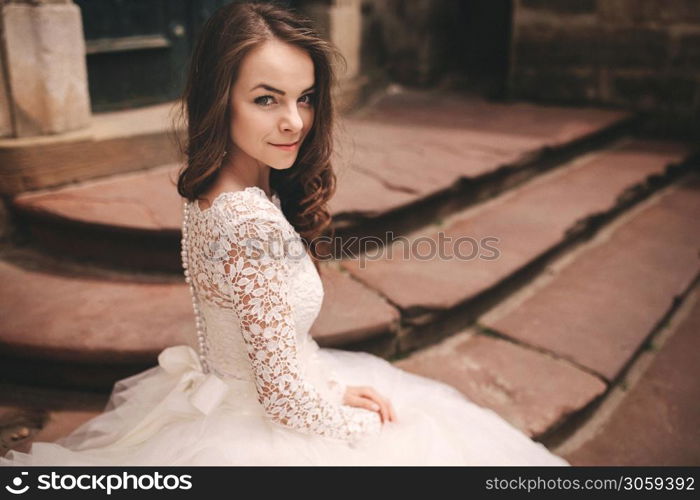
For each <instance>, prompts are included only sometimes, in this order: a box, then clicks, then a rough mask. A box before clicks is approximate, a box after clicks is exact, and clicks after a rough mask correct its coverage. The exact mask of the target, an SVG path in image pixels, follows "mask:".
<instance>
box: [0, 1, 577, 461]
mask: <svg viewBox="0 0 700 500" xmlns="http://www.w3.org/2000/svg"><path fill="white" fill-rule="evenodd" d="M333 55H337V52H336V51H335V49H334V48H333V46H332V45H331V44H329V43H328V42H326V41H324V40H323V39H322V38H321V37H320V36H319V35H318V34H316V32H315V31H314V30H313V29H312V27H311V25H310V24H309V21H308V20H305V19H303V18H301V17H300V16H298V15H297V14H295V13H293V12H290V11H288V10H284V9H282V8H280V7H276V6H273V5H270V4H254V3H238V2H237V3H234V4H231V5H227V6H225V7H222V8H221V9H219V10H218V11H217V12H216V13H215V14H214V15H213V16H212V17H211V18H210V19H209V21H208V22H207V24H206V25H205V27H204V29H203V32H202V34H201V35H200V38H199V40H198V42H197V46H196V48H195V51H194V54H193V59H192V63H191V66H190V69H189V76H188V81H187V86H186V89H185V93H184V98H183V109H184V111H185V113H186V116H187V122H188V135H187V143H186V147H185V153H186V157H187V162H186V165H185V167H184V168H183V170H182V171H181V172H180V175H179V179H178V191H179V193H180V195H181V196H182V197H183V198H184V199H183V225H182V236H183V238H182V252H181V254H182V265H183V268H184V272H185V280H186V282H187V283H188V284H189V287H190V292H191V294H192V303H193V308H194V314H195V322H196V326H197V328H196V338H195V334H194V332H193V338H192V341H191V342H190V343H189V345H178V346H173V347H168V348H166V349H164V350H163V351H162V352H161V353H160V355H159V357H158V365H157V366H154V367H152V368H150V369H148V370H146V371H144V372H142V373H139V374H136V375H133V376H131V377H129V378H126V379H123V380H120V381H118V382H117V383H116V384H115V386H114V388H113V391H112V394H111V396H110V399H109V402H108V403H107V406H106V408H105V411H104V412H103V413H102V414H100V415H99V416H97V417H96V418H93V419H92V420H89V421H87V422H85V423H84V424H82V426H80V427H79V428H78V429H76V430H75V431H74V432H73V433H71V434H70V435H68V436H66V437H64V438H62V439H60V440H58V441H56V442H54V443H45V442H36V443H33V445H32V447H31V449H30V450H29V453H21V452H18V451H10V452H8V454H7V455H6V457H5V458H0V464H2V465H440V464H442V465H569V464H568V463H567V462H566V461H565V460H564V459H562V458H560V457H558V456H556V455H554V454H552V453H551V452H549V450H547V448H545V447H544V446H543V445H542V444H540V443H537V442H535V441H533V440H531V439H530V438H529V437H528V436H526V435H525V434H523V433H522V432H520V431H519V430H518V429H516V428H515V427H513V426H512V425H510V424H509V423H508V422H507V421H505V420H504V419H502V418H501V417H500V416H499V415H498V414H496V413H495V412H494V411H492V410H490V409H487V408H483V407H480V406H478V405H476V404H474V403H472V402H471V401H469V400H468V399H467V398H466V397H465V396H464V395H462V394H461V393H460V392H458V391H457V390H456V389H454V388H453V387H451V386H449V385H446V384H444V383H442V382H438V381H434V380H431V379H428V378H424V377H421V376H418V375H414V374H410V373H408V372H405V371H403V370H401V369H399V368H397V367H394V366H393V365H392V364H390V363H389V362H388V361H386V360H384V359H382V358H380V357H377V356H374V355H372V354H369V353H365V352H350V351H343V350H338V349H330V348H320V347H319V346H318V344H317V343H316V342H315V341H314V340H313V338H312V337H311V336H310V335H309V329H310V327H311V325H312V323H313V322H314V320H315V318H316V316H317V314H318V312H319V310H320V307H321V302H322V299H323V287H322V282H321V279H320V277H319V274H318V264H317V262H318V260H319V255H318V254H317V252H316V250H317V249H316V247H315V246H313V245H308V244H309V242H310V241H311V240H312V239H313V238H314V237H315V236H317V235H319V234H320V233H321V232H322V231H323V230H324V229H325V228H326V227H328V225H329V223H330V216H329V214H328V211H327V209H326V206H327V202H328V200H329V198H330V197H331V196H332V194H333V191H334V188H335V185H334V182H335V177H334V174H333V171H332V168H331V164H330V161H329V158H330V155H331V152H332V134H331V131H332V126H333V116H334V115H333V113H334V109H333V105H332V101H331V87H332V85H333V84H334V78H335V77H334V72H333V68H332V66H331V56H333ZM281 243H284V244H283V245H281ZM307 246H308V248H309V251H308V252H307V251H306V247H307ZM280 247H284V251H279V250H280Z"/></svg>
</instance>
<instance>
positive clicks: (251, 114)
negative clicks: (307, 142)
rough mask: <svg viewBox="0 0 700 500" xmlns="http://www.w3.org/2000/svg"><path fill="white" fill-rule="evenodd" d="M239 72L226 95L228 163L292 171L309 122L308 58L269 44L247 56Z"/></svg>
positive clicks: (311, 79)
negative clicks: (228, 134)
mask: <svg viewBox="0 0 700 500" xmlns="http://www.w3.org/2000/svg"><path fill="white" fill-rule="evenodd" d="M239 71H240V72H239V75H238V78H237V80H236V82H235V83H234V85H233V87H232V89H231V93H230V105H231V141H232V142H233V145H234V146H233V148H232V155H231V156H232V158H231V159H232V160H233V162H234V163H235V162H237V161H243V162H246V161H250V160H251V159H252V160H254V161H257V162H259V163H262V164H264V165H269V166H270V167H271V168H275V169H286V168H289V167H291V166H292V165H293V164H294V161H295V160H296V157H297V154H298V153H299V147H300V146H301V144H302V142H303V141H304V139H305V138H306V135H307V134H308V132H309V129H310V128H311V125H312V123H313V119H314V108H313V95H312V94H313V85H314V84H315V82H314V64H313V61H312V59H311V57H310V56H309V55H308V54H307V53H306V52H305V51H304V50H303V49H300V48H298V47H296V46H292V45H288V44H286V43H283V42H280V41H277V40H272V41H268V42H265V43H264V44H263V45H261V46H259V47H257V48H256V49H254V50H253V51H251V52H250V53H249V54H248V55H247V56H246V57H245V58H244V60H243V62H242V64H241V67H240V70H239ZM295 142H296V144H295V145H294V146H292V147H288V148H281V147H278V146H275V145H280V144H291V143H295Z"/></svg>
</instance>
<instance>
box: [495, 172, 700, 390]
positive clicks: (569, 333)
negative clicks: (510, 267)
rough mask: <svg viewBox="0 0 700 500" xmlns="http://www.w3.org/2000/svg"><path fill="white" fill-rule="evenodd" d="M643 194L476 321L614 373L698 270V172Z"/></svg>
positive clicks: (603, 372)
mask: <svg viewBox="0 0 700 500" xmlns="http://www.w3.org/2000/svg"><path fill="white" fill-rule="evenodd" d="M649 201H650V203H649V204H648V205H646V206H644V207H640V208H643V209H642V210H639V211H638V212H636V213H634V214H631V215H633V217H631V218H630V219H629V220H625V221H624V224H620V226H619V227H617V228H615V230H614V231H611V232H610V234H607V233H604V234H601V235H600V236H599V238H598V239H597V240H600V243H599V244H595V242H594V244H593V246H591V247H590V248H587V249H586V250H585V251H584V252H582V253H581V254H579V255H577V256H576V258H575V259H574V260H573V261H572V262H571V263H570V264H569V265H567V266H566V267H564V268H563V269H561V270H559V271H558V273H557V274H556V276H554V277H553V278H552V279H551V281H549V282H548V283H547V284H546V285H545V286H543V287H542V288H541V289H539V290H537V292H536V293H534V294H532V295H530V296H528V297H527V298H526V299H525V300H524V301H523V302H522V303H521V304H519V305H518V306H517V307H514V308H512V309H511V311H510V312H508V313H507V314H505V315H503V316H501V317H500V318H489V317H485V318H482V320H481V323H482V324H483V325H484V326H487V327H489V328H492V329H493V330H496V331H498V332H500V333H501V334H503V335H506V336H508V337H510V338H514V339H518V340H519V341H521V342H524V343H527V344H528V345H533V346H537V347H539V348H541V349H546V350H548V351H550V352H553V353H556V355H558V356H562V357H566V358H567V359H571V360H573V361H574V362H576V363H578V364H580V365H581V366H585V367H587V368H589V369H591V370H593V371H595V372H596V373H599V374H600V375H601V376H603V377H605V378H606V379H607V380H609V381H612V380H614V379H615V378H616V377H617V376H618V375H619V373H620V372H621V370H622V369H623V368H624V366H625V365H626V364H627V362H628V361H629V360H630V359H631V358H632V356H633V355H634V353H635V352H636V351H637V349H638V348H639V347H640V346H641V345H642V343H643V342H644V340H645V339H646V338H647V336H648V335H649V334H650V333H651V332H652V330H653V328H654V326H655V325H656V324H657V323H658V321H659V320H660V319H661V318H662V317H663V316H664V315H665V314H666V313H667V311H668V310H669V309H670V308H671V306H672V305H673V303H674V300H675V299H676V297H678V296H681V295H682V294H683V293H684V292H685V291H686V289H687V288H688V287H689V286H690V284H691V283H692V281H693V280H694V279H695V277H696V276H697V275H698V273H699V272H700V260H699V259H698V250H699V249H700V222H699V221H700V176H697V175H696V176H693V177H691V178H690V180H689V181H687V182H684V183H682V184H678V185H673V186H671V187H670V188H669V189H667V190H665V191H664V192H663V193H660V195H659V196H658V197H655V198H654V199H651V200H649ZM597 240H596V241H597Z"/></svg>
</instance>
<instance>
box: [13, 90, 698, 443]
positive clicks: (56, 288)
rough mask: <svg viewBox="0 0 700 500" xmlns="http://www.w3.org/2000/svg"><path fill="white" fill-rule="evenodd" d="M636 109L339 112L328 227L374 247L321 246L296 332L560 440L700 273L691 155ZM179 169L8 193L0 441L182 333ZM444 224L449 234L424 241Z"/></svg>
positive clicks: (62, 417)
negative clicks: (650, 133) (371, 356)
mask: <svg viewBox="0 0 700 500" xmlns="http://www.w3.org/2000/svg"><path fill="white" fill-rule="evenodd" d="M102 121H104V122H108V121H109V120H108V117H107V116H105V117H103V118H102ZM115 123H122V122H120V121H119V120H116V119H115ZM636 125H637V117H635V116H633V115H631V114H630V113H627V112H624V111H618V110H603V109H593V108H562V107H555V106H538V105H534V104H530V103H495V102H489V101H485V100H482V99H479V98H475V97H470V96H463V95H458V94H451V93H446V92H437V91H433V92H430V91H428V92H425V91H404V92H400V93H395V94H386V95H383V96H381V98H380V99H377V100H375V101H374V102H372V103H371V105H369V106H366V107H365V108H363V109H361V110H359V111H356V112H354V113H352V114H351V115H348V116H346V117H345V118H344V120H343V122H342V126H341V127H339V130H338V131H337V138H336V143H337V148H336V152H335V155H336V157H335V166H336V172H337V175H338V181H339V182H338V191H337V194H336V196H335V198H334V199H333V200H332V202H331V212H332V214H333V216H334V224H335V228H336V234H337V235H339V236H340V237H341V238H344V239H345V240H346V241H350V240H351V239H352V238H351V237H353V236H364V237H367V236H371V237H372V241H373V242H374V245H373V246H369V247H363V246H352V245H350V246H349V247H348V249H349V251H350V253H349V255H343V256H338V257H344V258H338V259H336V260H334V261H329V262H325V263H323V265H322V270H321V271H322V272H321V275H322V279H323V283H324V290H325V298H324V304H323V307H322V310H321V313H320V315H319V317H318V318H317V320H316V322H315V323H314V325H313V327H312V330H311V334H312V335H313V336H314V338H315V339H316V340H317V341H318V342H319V344H320V345H322V346H331V347H340V348H346V349H354V350H367V351H370V352H373V353H375V354H377V355H380V356H383V357H385V358H387V359H390V360H391V361H392V362H394V363H395V364H396V365H397V366H399V367H401V368H403V369H406V370H409V371H411V372H414V373H418V374H421V375H425V376H428V377H432V378H435V379H439V380H442V381H445V382H448V383H450V384H452V385H454V386H455V387H457V388H458V389H459V390H460V391H462V392H463V393H464V394H466V395H467V396H468V397H469V398H470V399H472V400H474V401H475V402H476V403H478V404H481V405H483V406H488V407H490V408H492V409H494V410H495V411H497V412H498V413H499V414H501V415H502V416H504V418H506V419H508V420H509V421H510V422H512V423H513V424H514V425H516V426H518V427H519V428H521V429H522V430H523V431H524V432H526V433H528V434H529V435H530V436H532V437H533V438H536V439H540V440H543V441H545V442H546V443H548V444H549V443H552V444H554V443H561V442H564V441H565V440H566V437H567V436H568V435H570V434H572V433H573V432H575V430H576V428H577V426H578V425H579V424H580V420H581V416H582V415H585V414H587V413H590V412H592V411H594V409H595V408H596V407H597V406H598V405H600V404H601V403H602V402H603V401H604V400H605V399H606V397H607V396H608V395H609V394H611V392H612V391H613V390H614V388H615V387H617V386H618V385H619V384H620V383H621V381H622V380H623V378H624V376H625V374H626V373H627V372H628V370H629V369H630V367H632V366H634V364H635V360H637V359H638V358H639V356H640V355H641V353H643V352H645V346H646V345H647V344H648V342H649V341H650V339H653V338H654V335H655V332H657V331H658V329H659V325H660V324H662V323H663V322H664V321H666V320H667V319H668V318H669V317H670V316H672V315H673V313H674V311H675V309H676V308H677V306H678V304H679V303H681V302H682V301H683V300H684V298H685V297H686V296H687V295H688V293H689V291H690V290H691V289H692V287H693V285H694V283H696V281H697V276H698V268H699V267H700V266H699V265H698V248H700V231H698V229H699V227H698V222H697V220H698V216H700V196H698V195H699V194H700V193H699V192H698V191H699V190H700V180H699V178H698V173H697V166H698V163H699V161H698V151H697V149H695V148H694V147H693V145H691V144H684V143H680V142H677V141H672V140H660V139H654V138H643V137H639V136H637V135H636V134H635V130H636ZM115 127H116V125H115ZM112 133H113V134H114V135H118V134H117V132H115V131H113V132H112ZM148 133H151V132H148ZM115 140H117V139H115ZM139 168H143V165H140V164H139V165H138V166H137V168H136V169H139ZM177 168H178V166H177V165H176V164H174V163H165V164H163V165H160V166H153V167H152V168H149V169H146V170H137V171H134V172H128V173H120V174H119V175H114V176H111V177H103V178H100V179H92V180H83V181H81V182H80V183H77V184H73V185H64V186H60V187H51V188H44V189H41V190H34V191H31V192H23V193H21V194H19V195H18V196H16V197H15V198H14V200H13V204H12V207H11V208H12V216H13V222H14V227H15V233H14V237H13V239H12V241H11V242H10V243H9V244H6V245H4V246H3V248H2V249H1V254H0V276H2V278H3V279H2V280H1V283H2V285H0V304H2V305H1V306H0V308H2V315H3V317H4V318H5V319H4V321H3V324H2V330H0V345H2V354H1V355H0V376H1V377H2V384H3V386H2V387H3V394H4V396H3V399H2V400H0V427H1V428H3V429H4V431H3V432H2V433H1V434H0V436H2V439H3V442H4V443H5V446H6V447H16V448H20V449H22V447H28V446H29V444H30V443H31V442H32V441H33V440H51V439H55V438H57V437H59V436H60V435H62V434H63V433H67V432H69V431H70V429H72V428H74V427H75V426H77V425H79V423H81V422H82V421H84V420H85V419H87V418H89V417H90V416H92V415H94V414H96V413H97V412H99V411H100V410H101V409H102V405H103V404H104V402H105V401H106V398H107V396H108V393H109V389H110V388H111V385H112V384H113V383H114V382H115V381H116V380H118V379H119V378H123V377H125V376H128V375H129V374H132V373H136V372H138V371H140V370H143V369H145V368H147V367H149V366H153V365H154V364H155V363H156V357H157V354H158V353H159V352H160V350H162V349H163V348H164V347H166V346H169V345H174V344H177V343H182V342H185V339H186V338H187V336H188V335H189V334H190V333H191V332H192V330H193V329H194V319H193V317H192V311H191V303H190V300H189V292H188V290H187V288H186V286H185V283H184V279H183V277H182V273H181V269H180V267H179V266H180V264H179V239H180V234H179V228H180V222H181V221H180V216H181V200H180V198H179V196H178V194H177V191H176V190H175V179H176V174H177ZM440 238H452V240H447V241H453V242H454V241H462V242H463V243H464V244H463V245H462V244H460V246H459V247H455V246H454V245H450V244H446V245H445V246H444V247H443V248H442V249H441V250H444V254H443V256H442V257H441V258H438V257H433V258H423V257H421V255H423V256H424V255H426V252H425V250H424V248H425V245H426V243H427V242H429V241H434V242H438V241H442V240H440ZM364 240H367V238H364ZM393 240H396V241H393ZM484 242H490V245H488V246H487V245H485V244H484ZM475 243H476V245H474V244H475ZM407 245H410V246H412V248H413V249H414V251H413V252H410V255H409V256H408V258H404V256H403V251H404V248H406V246H407ZM421 245H423V247H421ZM475 249H476V250H478V251H477V252H476V253H474V252H473V250H475ZM428 250H430V249H428ZM455 250H457V251H458V252H460V253H456V252H455ZM462 252H463V253H466V254H469V253H470V252H471V253H473V254H474V255H467V256H466V257H465V255H464V254H463V253H462ZM650 283H653V286H648V285H649V284H650ZM620 292H622V293H620ZM18 311H21V313H19V314H18ZM90 391H93V392H90ZM70 401H73V402H74V404H70V403H67V402H70ZM3 422H5V424H4V426H3V424H2V423H3ZM22 422H24V423H22ZM22 426H23V427H25V428H26V429H28V430H27V431H26V432H25V433H24V434H26V435H20V434H17V432H18V431H17V429H18V428H22ZM40 429H41V430H40ZM13 435H14V438H13Z"/></svg>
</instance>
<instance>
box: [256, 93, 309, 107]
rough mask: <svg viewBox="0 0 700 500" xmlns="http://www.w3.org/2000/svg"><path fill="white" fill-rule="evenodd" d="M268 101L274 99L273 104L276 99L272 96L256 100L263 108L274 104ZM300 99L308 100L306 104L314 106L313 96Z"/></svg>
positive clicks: (304, 96) (264, 96) (307, 95)
mask: <svg viewBox="0 0 700 500" xmlns="http://www.w3.org/2000/svg"><path fill="white" fill-rule="evenodd" d="M267 99H272V102H273V101H274V99H275V98H274V97H273V96H271V95H263V96H260V97H258V98H257V99H255V101H254V102H255V103H256V104H259V105H261V106H263V107H268V106H269V105H270V104H272V102H271V101H267ZM299 99H307V100H306V102H305V104H313V94H306V95H303V96H301V97H300V98H299Z"/></svg>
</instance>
